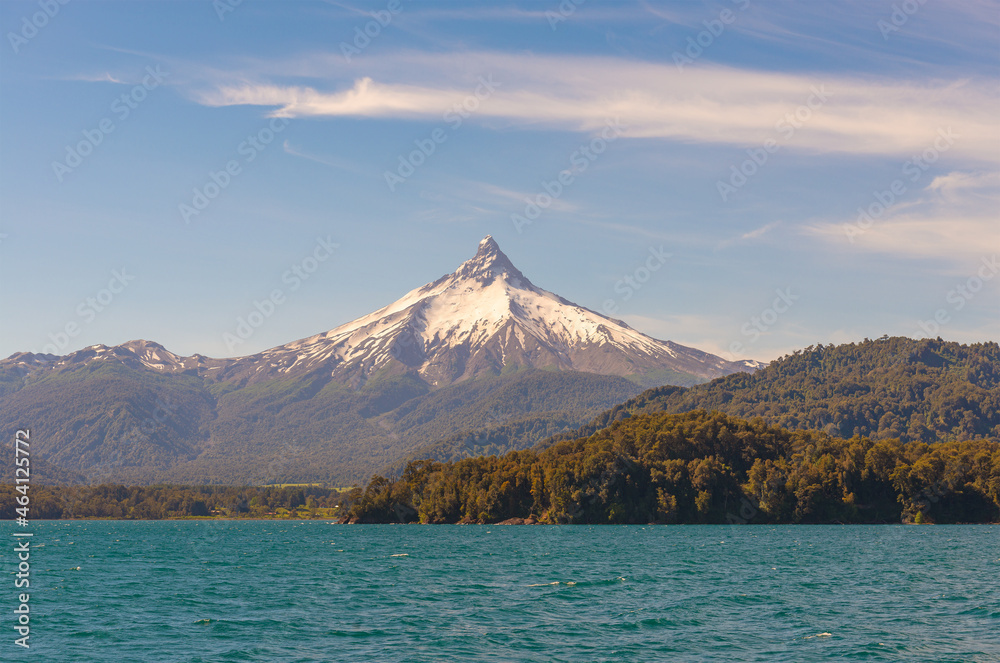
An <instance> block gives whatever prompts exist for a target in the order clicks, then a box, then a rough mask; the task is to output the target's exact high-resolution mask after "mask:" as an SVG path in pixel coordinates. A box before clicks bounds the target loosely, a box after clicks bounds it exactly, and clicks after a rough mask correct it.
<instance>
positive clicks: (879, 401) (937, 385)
mask: <svg viewBox="0 0 1000 663" xmlns="http://www.w3.org/2000/svg"><path fill="white" fill-rule="evenodd" d="M696 409H705V410H718V411H720V412H724V413H726V414H729V415H733V416H737V417H744V418H752V417H761V418H763V419H764V421H766V422H767V423H769V424H772V425H776V426H781V427H783V428H790V429H815V430H823V431H825V432H827V433H829V434H830V435H834V436H839V437H852V436H855V435H862V436H868V437H872V438H874V439H890V438H896V439H899V440H901V441H902V442H927V443H933V442H943V441H948V440H971V439H983V438H992V439H1000V345H998V344H997V343H992V342H989V343H976V344H973V345H961V344H959V343H950V342H945V341H942V340H941V339H923V340H914V339H909V338H883V339H879V340H876V341H870V340H867V339H866V340H865V341H864V342H862V343H850V344H846V345H836V346H835V345H828V346H823V345H822V344H821V345H818V346H810V347H808V348H806V349H805V350H801V351H797V352H795V353H794V354H792V355H786V356H784V357H782V358H781V359H777V360H775V361H773V362H771V364H770V365H769V366H767V367H766V368H764V369H761V370H759V371H757V372H756V373H753V374H749V373H736V374H733V375H729V376H726V377H723V378H718V379H716V380H713V381H712V382H708V383H705V384H701V385H697V386H695V387H691V388H688V389H684V388H681V387H659V388H657V389H649V390H647V391H645V392H643V393H641V394H639V395H638V396H636V397H635V398H632V399H630V400H628V401H625V402H624V403H622V404H620V405H616V406H615V407H613V408H612V409H610V410H608V411H606V412H604V413H603V414H601V415H599V416H598V417H596V418H595V419H594V420H593V421H592V422H591V423H590V424H588V425H587V426H584V427H583V428H581V429H579V430H577V431H573V432H570V433H563V434H560V435H557V436H554V437H552V438H549V439H548V440H545V441H543V442H541V443H540V444H539V448H545V447H547V446H551V445H552V444H554V443H555V442H558V441H560V440H567V439H574V438H578V437H585V436H589V435H592V434H593V433H594V432H596V431H598V430H600V429H602V428H605V427H607V426H609V425H610V424H611V423H613V422H615V421H619V420H621V419H625V418H628V417H632V416H636V415H639V414H648V413H653V412H672V413H678V412H689V411H691V410H696Z"/></svg>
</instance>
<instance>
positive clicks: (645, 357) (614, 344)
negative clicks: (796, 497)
mask: <svg viewBox="0 0 1000 663" xmlns="http://www.w3.org/2000/svg"><path fill="white" fill-rule="evenodd" d="M756 367H757V366H756V364H755V363H753V362H729V361H726V360H724V359H722V358H721V357H717V356H715V355H711V354H708V353H705V352H701V351H699V350H695V349H693V348H688V347H685V346H682V345H678V344H676V343H672V342H670V341H659V340H657V339H654V338H651V337H649V336H646V335H645V334H642V333H641V332H638V331H636V330H634V329H632V328H631V327H629V326H628V325H626V324H625V323H624V322H621V321H620V320H614V319H612V318H608V317H606V316H604V315H601V314H600V313H597V312H595V311H591V310H590V309H587V308H584V307H582V306H578V305H576V304H574V303H572V302H569V301H567V300H565V299H563V298H562V297H559V296H558V295H555V294H553V293H551V292H548V291H546V290H542V289H541V288H539V287H537V286H535V285H534V284H533V283H532V282H531V281H529V280H528V279H527V278H526V277H525V276H524V274H522V273H521V271H520V270H519V269H517V267H515V266H514V264H513V263H512V262H511V261H510V259H509V258H508V257H507V256H506V255H505V254H504V252H503V251H501V250H500V246H499V245H498V244H497V242H496V240H494V239H493V237H491V236H486V237H485V238H484V239H483V240H482V241H481V242H480V243H479V247H478V250H477V251H476V255H475V256H474V257H473V258H471V259H470V260H467V261H466V262H464V263H462V264H461V265H460V266H459V267H458V269H456V270H455V271H454V272H453V273H451V274H446V275H445V276H442V277H441V278H439V279H438V280H436V281H434V282H432V283H428V284H427V285H424V286H422V287H420V288H417V289H415V290H412V291H411V292H409V293H407V294H406V295H404V296H403V297H402V298H400V299H398V300H396V301H395V302H393V303H392V304H389V305H388V306H386V307H384V308H381V309H379V310H377V311H375V312H374V313H371V314H369V315H366V316H364V317H361V318H358V319H357V320H354V321H352V322H348V323H347V324H344V325H341V326H339V327H337V328H335V329H332V330H330V331H328V332H324V333H321V334H317V335H315V336H312V337H309V338H306V339H302V340H299V341H295V342H293V343H289V344H287V345H283V346H279V347H276V348H272V349H270V350H267V351H265V352H263V353H262V354H260V355H254V356H252V357H245V358H242V359H239V360H235V365H232V366H231V367H230V368H229V370H226V371H224V374H231V372H232V371H236V372H242V370H241V369H247V371H248V372H249V370H252V371H253V373H254V375H253V377H252V378H251V380H253V381H256V380H259V379H268V378H272V377H275V374H276V373H278V374H280V373H294V374H299V373H303V372H309V371H313V370H317V369H321V368H322V369H324V370H328V371H330V374H331V375H332V376H333V377H335V378H341V379H343V380H344V381H346V382H347V383H349V384H351V385H352V386H355V387H358V386H361V385H363V384H364V383H365V382H367V380H368V379H369V378H370V377H372V376H373V375H374V374H376V373H380V372H383V371H385V372H388V373H389V374H401V373H413V372H415V373H416V374H417V375H419V377H420V378H421V379H422V380H423V381H424V382H426V383H427V384H428V385H429V386H431V387H441V386H445V385H449V384H453V383H455V382H459V381H461V380H465V379H468V378H473V377H477V376H479V375H483V374H494V375H495V374H500V373H507V372H510V371H514V370H518V369H522V368H542V369H548V370H557V371H583V372H588V373H599V374H604V375H618V376H623V377H628V378H629V379H631V380H633V381H635V382H638V383H639V384H642V385H651V384H656V385H659V384H663V383H668V382H669V383H674V384H692V383H696V382H703V381H705V380H708V379H712V378H716V377H720V376H722V375H727V374H729V373H734V372H738V371H747V370H753V369H754V368H756Z"/></svg>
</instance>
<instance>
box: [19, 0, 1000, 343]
mask: <svg viewBox="0 0 1000 663" xmlns="http://www.w3.org/2000/svg"><path fill="white" fill-rule="evenodd" d="M0 32H2V34H3V42H4V43H3V44H0V356H4V357H5V356H8V355H10V354H12V353H15V352H51V353H55V354H67V353H69V352H73V351H75V350H78V349H81V348H84V347H86V346H90V345H94V344H98V343H102V344H105V345H116V344H119V343H124V342H126V341H129V340H132V339H140V338H141V339H147V340H153V341H156V342H159V343H161V344H163V345H164V346H165V347H166V348H167V349H168V350H170V351H172V352H175V353H177V354H181V355H190V354H194V353H200V354H203V355H208V356H213V357H226V356H242V355H247V354H252V353H255V352H258V351H260V350H263V349H266V348H269V347H273V346H276V345H281V344H284V343H287V342H290V341H292V340H295V339H299V338H303V337H306V336H310V335H312V334H315V333H318V332H321V331H325V330H328V329H332V328H333V327H336V326H338V325H340V324H343V323H345V322H348V321H350V320H352V319H354V318H357V317H359V316H362V315H364V314H366V313H369V312H371V311H374V310H375V309H377V308H380V307H382V306H384V305H386V304H388V303H390V302H392V301H394V300H395V299H397V298H399V297H400V296H402V295H403V294H405V293H406V292H408V291H409V290H411V289H413V288H415V287H418V286H420V285H422V284H424V283H426V282H429V281H432V280H434V279H436V278H438V277H440V276H441V275H443V274H446V273H449V272H451V271H453V270H454V269H455V268H456V267H457V266H458V265H459V264H460V263H461V262H462V261H464V260H466V259H468V258H470V257H472V256H473V255H474V254H475V252H476V247H477V244H478V242H479V241H480V240H481V239H482V238H483V237H484V236H485V235H487V234H490V235H492V236H493V237H494V238H495V239H496V240H497V242H498V243H499V244H500V246H501V248H502V249H503V250H504V252H505V253H506V254H507V255H508V256H509V257H510V259H511V260H512V261H513V262H514V264H515V265H517V266H518V268H519V269H520V270H521V271H522V272H523V273H524V274H525V275H526V276H527V277H528V278H529V279H531V280H532V281H533V282H534V283H535V284H536V285H537V286H539V287H541V288H544V289H546V290H550V291H552V292H555V293H557V294H559V295H561V296H563V297H565V298H566V299H569V300H570V301H572V302H575V303H577V304H580V305H582V306H586V307H588V308H591V309H593V310H596V311H600V312H604V313H606V314H609V315H612V316H613V317H615V318H617V319H621V320H624V321H625V322H626V323H628V324H629V325H631V326H632V327H634V328H636V329H638V330H639V331H642V332H645V333H647V334H649V335H651V336H654V337H656V338H660V339H665V340H672V341H675V342H678V343H682V344H685V345H689V346H693V347H697V348H699V349H702V350H706V351H709V352H713V353H715V354H718V355H720V356H722V357H724V358H726V359H730V360H739V359H756V360H761V361H767V360H770V359H774V358H776V357H779V356H781V355H783V354H786V353H790V352H793V351H795V350H797V349H801V348H804V347H807V346H810V345H815V344H818V343H823V344H830V343H848V342H858V341H861V340H863V339H864V338H866V337H867V338H877V337H880V336H882V335H883V334H889V335H891V336H897V335H900V336H909V337H914V338H919V337H926V336H930V337H936V336H941V337H943V338H945V339H947V340H954V341H960V342H963V343H971V342H979V341H998V340H1000V277H998V271H1000V267H998V266H997V257H998V254H1000V222H998V221H1000V204H998V203H1000V120H998V118H1000V69H998V61H1000V4H998V3H996V2H985V1H973V0H967V1H962V0H960V1H951V2H948V3H943V2H927V1H926V0H906V1H901V0H894V1H893V2H889V1H873V0H865V1H860V0H858V1H842V2H822V1H817V2H808V3H803V2H798V3H795V2H791V1H790V0H787V1H786V0H774V1H768V2H759V1H755V0H720V1H719V2H653V1H652V0H650V1H640V2H610V1H600V0H562V1H561V2H560V1H557V0H539V1H537V2H516V3H505V2H458V1H455V2H432V1H426V0H421V1H420V2H417V1H416V0H378V1H376V2H368V3H363V2H339V1H338V2H335V1H332V0H330V1H327V2H321V1H313V2H296V1H294V0H291V1H282V2H268V1H264V0H242V1H239V0H216V1H215V2H213V1H212V0H197V1H195V0H192V1H160V2H134V1H129V2H101V1H87V0H35V1H34V2H20V1H10V0H5V1H4V2H2V3H0Z"/></svg>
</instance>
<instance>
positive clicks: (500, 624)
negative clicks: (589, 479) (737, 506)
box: [0, 521, 1000, 663]
mask: <svg viewBox="0 0 1000 663" xmlns="http://www.w3.org/2000/svg"><path fill="white" fill-rule="evenodd" d="M0 529H2V534H3V537H4V539H5V544H4V553H3V557H2V560H3V563H4V568H5V569H6V570H7V572H8V574H9V578H10V579H9V581H8V582H7V584H6V587H5V589H4V591H2V592H0V609H2V610H3V614H5V615H7V617H6V618H5V619H4V622H5V624H6V625H5V627H4V628H3V630H2V633H3V641H2V642H0V660H4V661H16V660H34V661H46V662H47V663H58V662H61V661H72V662H74V663H76V662H80V661H117V662H131V661H170V662H177V661H204V662H206V663H207V662H209V661H211V662H213V663H214V662H217V661H281V662H291V661H349V662H352V663H353V662H360V661H414V662H420V661H573V662H577V661H706V660H714V661H854V660H863V661H935V662H941V661H962V662H966V661H983V662H986V661H991V662H995V661H1000V580H998V578H1000V545H998V543H1000V528H998V527H996V526H988V525H987V526H727V525H720V526H645V527H644V526H635V525H633V526H595V527H591V526H562V527H556V526H497V525H493V526H416V525H409V526H403V525H367V526H365V525H355V526H347V525H332V524H328V523H326V522H317V521H306V522H299V521H293V522H287V521H159V522H135V521H125V522H120V521H61V522H51V521H49V522H32V523H31V524H30V526H29V527H28V528H27V529H24V528H17V527H16V526H15V525H14V523H12V522H4V523H2V527H0ZM15 531H29V532H32V533H33V537H31V556H30V564H31V570H30V574H31V575H30V581H31V587H30V590H27V591H30V598H29V602H28V603H29V606H30V628H31V632H30V639H29V643H30V645H31V649H30V650H24V649H23V648H21V647H18V646H16V645H15V644H14V639H15V638H17V637H18V636H17V633H16V632H15V631H14V629H13V625H14V622H15V619H14V618H12V615H13V612H12V611H13V610H14V608H16V607H17V605H18V598H17V595H18V593H20V592H23V591H26V590H23V589H22V590H18V589H15V588H14V581H15V576H14V574H15V573H16V570H17V569H16V566H17V563H18V562H17V553H15V552H14V546H15V539H14V537H13V536H12V533H13V532H15Z"/></svg>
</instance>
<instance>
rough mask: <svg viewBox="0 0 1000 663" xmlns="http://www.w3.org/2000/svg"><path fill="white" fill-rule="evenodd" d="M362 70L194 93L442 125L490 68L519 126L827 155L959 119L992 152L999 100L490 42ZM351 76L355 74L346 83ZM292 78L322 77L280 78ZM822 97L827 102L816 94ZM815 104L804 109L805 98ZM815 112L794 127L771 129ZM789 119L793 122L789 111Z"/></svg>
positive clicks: (318, 68) (491, 109)
mask: <svg viewBox="0 0 1000 663" xmlns="http://www.w3.org/2000/svg"><path fill="white" fill-rule="evenodd" d="M364 67H365V73H366V75H365V76H362V77H360V78H355V77H354V75H353V72H355V71H357V70H356V69H351V70H348V69H345V67H344V63H343V62H341V61H339V60H338V58H337V57H336V56H334V55H317V56H311V57H310V58H309V61H308V62H294V63H293V62H290V63H287V68H286V69H287V71H286V72H285V73H282V71H281V67H278V66H276V65H274V64H273V63H272V64H271V65H270V66H265V67H262V68H257V69H256V71H258V72H260V71H270V72H272V73H271V77H272V80H266V81H254V80H253V77H250V78H248V77H247V76H246V75H245V74H242V73H233V74H232V75H228V76H227V75H226V74H221V75H220V74H219V72H217V71H213V72H212V74H211V76H210V82H209V84H208V85H207V86H206V87H202V88H201V90H200V91H199V92H197V93H195V98H196V99H197V100H198V101H199V102H200V103H203V104H205V105H209V106H230V105H242V104H250V105H258V106H268V107H273V110H272V111H271V114H273V115H276V116H281V117H293V118H307V117H358V116H363V117H381V118H422V119H428V120H436V121H440V120H441V118H442V116H443V114H444V113H445V112H446V111H447V110H448V109H449V108H451V107H453V106H454V105H455V104H456V103H459V102H461V101H462V100H463V99H467V98H469V95H471V94H473V92H474V91H475V89H476V87H477V86H478V85H479V84H480V83H479V77H480V76H482V77H491V78H492V79H493V80H494V81H496V83H497V84H498V85H499V88H498V89H497V91H496V92H495V93H494V94H493V95H492V96H491V97H490V98H489V99H487V100H484V101H482V102H481V103H479V104H478V108H477V109H476V110H475V116H476V117H477V118H479V119H480V120H489V119H493V120H502V121H504V122H505V123H510V124H514V125H519V126H522V127H538V128H547V129H558V130H568V131H581V132H592V131H596V130H599V129H600V128H601V127H603V126H604V123H605V122H606V120H607V119H608V118H615V117H620V118H621V119H622V122H623V123H624V124H626V125H628V132H627V133H626V136H627V137H630V138H667V139H672V140H678V141H684V142H692V143H725V144H738V145H746V146H754V145H760V144H761V143H762V142H763V141H764V140H766V139H769V138H771V139H775V140H777V141H778V142H779V143H780V144H782V145H787V146H788V148H790V149H801V150H808V151H815V152H822V153H838V152H840V153H855V154H893V155H905V156H909V155H910V154H911V153H913V152H915V151H921V150H923V149H924V148H925V147H926V146H927V143H928V141H929V140H933V138H934V136H935V133H936V132H937V130H938V129H941V128H948V127H951V129H952V130H953V132H954V133H955V134H957V136H958V140H957V141H956V143H955V146H954V147H953V148H952V150H951V152H950V154H949V156H955V157H965V158H971V159H975V160H979V161H987V162H995V161H996V160H997V149H998V146H1000V129H998V123H997V122H996V121H995V119H994V117H993V111H994V110H995V109H996V108H997V107H998V105H1000V104H998V102H1000V84H998V81H996V80H994V79H985V80H983V79H979V80H971V79H970V80H938V81H920V82H914V81H910V82H905V81H904V82H899V81H895V80H892V81H890V80H877V79H870V78H861V77H853V76H847V75H842V74H840V75H833V74H813V75H804V74H793V73H779V72H769V71H759V70H746V69H735V68H731V67H722V66H697V67H696V66H688V67H686V68H685V69H684V70H683V71H679V70H678V69H677V67H676V66H674V65H673V64H664V63H650V62H639V61H634V60H625V59H621V58H610V57H584V56H551V55H526V54H504V53H494V52H467V53H447V54H433V53H420V52H417V53H405V54H395V55H393V56H392V57H387V56H383V57H372V58H367V59H366V60H365V61H364ZM349 72H351V74H350V75H351V78H350V79H345V77H346V76H347V75H349ZM288 75H294V76H298V77H306V78H311V79H316V81H317V82H316V84H315V85H301V84H296V85H283V84H280V83H277V82H275V81H276V80H280V79H281V78H283V77H284V76H288ZM817 90H818V91H820V95H819V97H825V99H826V100H825V101H823V100H822V99H820V98H819V97H817V95H816V91H817ZM810 100H811V102H812V103H813V106H814V108H813V109H808V108H805V106H804V104H806V103H807V102H809V101H810ZM796 111H798V112H799V113H800V115H799V118H800V120H802V118H804V117H806V116H808V117H807V118H806V119H804V120H802V121H801V122H800V126H799V127H798V128H795V131H794V133H793V135H791V136H789V135H788V134H787V132H788V129H787V127H788V126H791V125H790V124H786V125H785V127H786V128H785V129H784V130H782V131H783V132H784V133H781V132H779V130H778V129H777V125H778V124H779V123H780V122H782V120H786V119H787V118H788V116H789V114H794V113H795V112H796ZM786 121H787V120H786Z"/></svg>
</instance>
